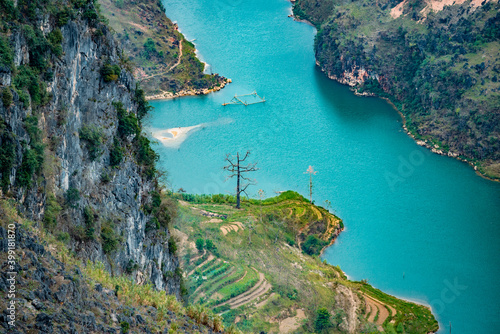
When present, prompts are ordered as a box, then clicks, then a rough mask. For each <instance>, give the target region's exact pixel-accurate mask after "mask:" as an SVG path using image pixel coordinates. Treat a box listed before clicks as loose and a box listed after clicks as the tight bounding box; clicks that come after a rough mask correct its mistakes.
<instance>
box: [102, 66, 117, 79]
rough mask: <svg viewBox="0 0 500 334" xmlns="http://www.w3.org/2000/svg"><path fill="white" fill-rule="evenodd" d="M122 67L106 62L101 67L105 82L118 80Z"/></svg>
mask: <svg viewBox="0 0 500 334" xmlns="http://www.w3.org/2000/svg"><path fill="white" fill-rule="evenodd" d="M120 73H121V69H120V66H118V65H111V64H110V63H106V64H104V66H103V67H102V68H101V76H102V79H103V80H104V82H111V81H116V80H118V78H119V77H120Z"/></svg>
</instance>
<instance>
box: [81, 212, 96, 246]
mask: <svg viewBox="0 0 500 334" xmlns="http://www.w3.org/2000/svg"><path fill="white" fill-rule="evenodd" d="M83 220H84V222H85V238H87V239H89V240H93V239H94V238H95V236H94V234H95V223H96V222H95V216H94V210H92V209H91V208H90V207H88V206H86V207H85V208H84V209H83Z"/></svg>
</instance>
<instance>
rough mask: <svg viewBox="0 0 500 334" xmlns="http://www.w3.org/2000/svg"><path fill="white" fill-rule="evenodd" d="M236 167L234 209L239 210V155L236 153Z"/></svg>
mask: <svg viewBox="0 0 500 334" xmlns="http://www.w3.org/2000/svg"><path fill="white" fill-rule="evenodd" d="M236 161H237V164H236V167H237V168H238V171H237V175H236V209H239V208H240V154H239V153H236Z"/></svg>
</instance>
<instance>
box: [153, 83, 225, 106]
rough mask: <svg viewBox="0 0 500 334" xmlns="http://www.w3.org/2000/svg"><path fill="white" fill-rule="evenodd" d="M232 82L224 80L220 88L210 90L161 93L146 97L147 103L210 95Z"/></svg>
mask: <svg viewBox="0 0 500 334" xmlns="http://www.w3.org/2000/svg"><path fill="white" fill-rule="evenodd" d="M231 82H233V81H232V80H231V79H228V78H225V80H224V81H223V82H222V83H221V84H220V86H215V87H212V88H201V89H189V90H181V91H179V92H177V93H172V92H162V93H160V94H153V95H147V96H146V100H147V101H154V100H171V99H175V98H178V97H184V96H195V95H207V94H210V93H214V92H218V91H219V90H221V89H222V88H224V87H225V86H226V85H227V84H230V83H231Z"/></svg>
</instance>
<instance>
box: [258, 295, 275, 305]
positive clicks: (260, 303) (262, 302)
mask: <svg viewBox="0 0 500 334" xmlns="http://www.w3.org/2000/svg"><path fill="white" fill-rule="evenodd" d="M275 295H276V294H275V293H274V292H273V293H271V294H270V295H269V296H268V297H267V298H266V299H264V300H263V301H260V302H259V303H258V304H255V307H256V308H261V307H262V306H264V305H266V303H267V302H268V301H269V299H271V298H273V297H274V296H275Z"/></svg>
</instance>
